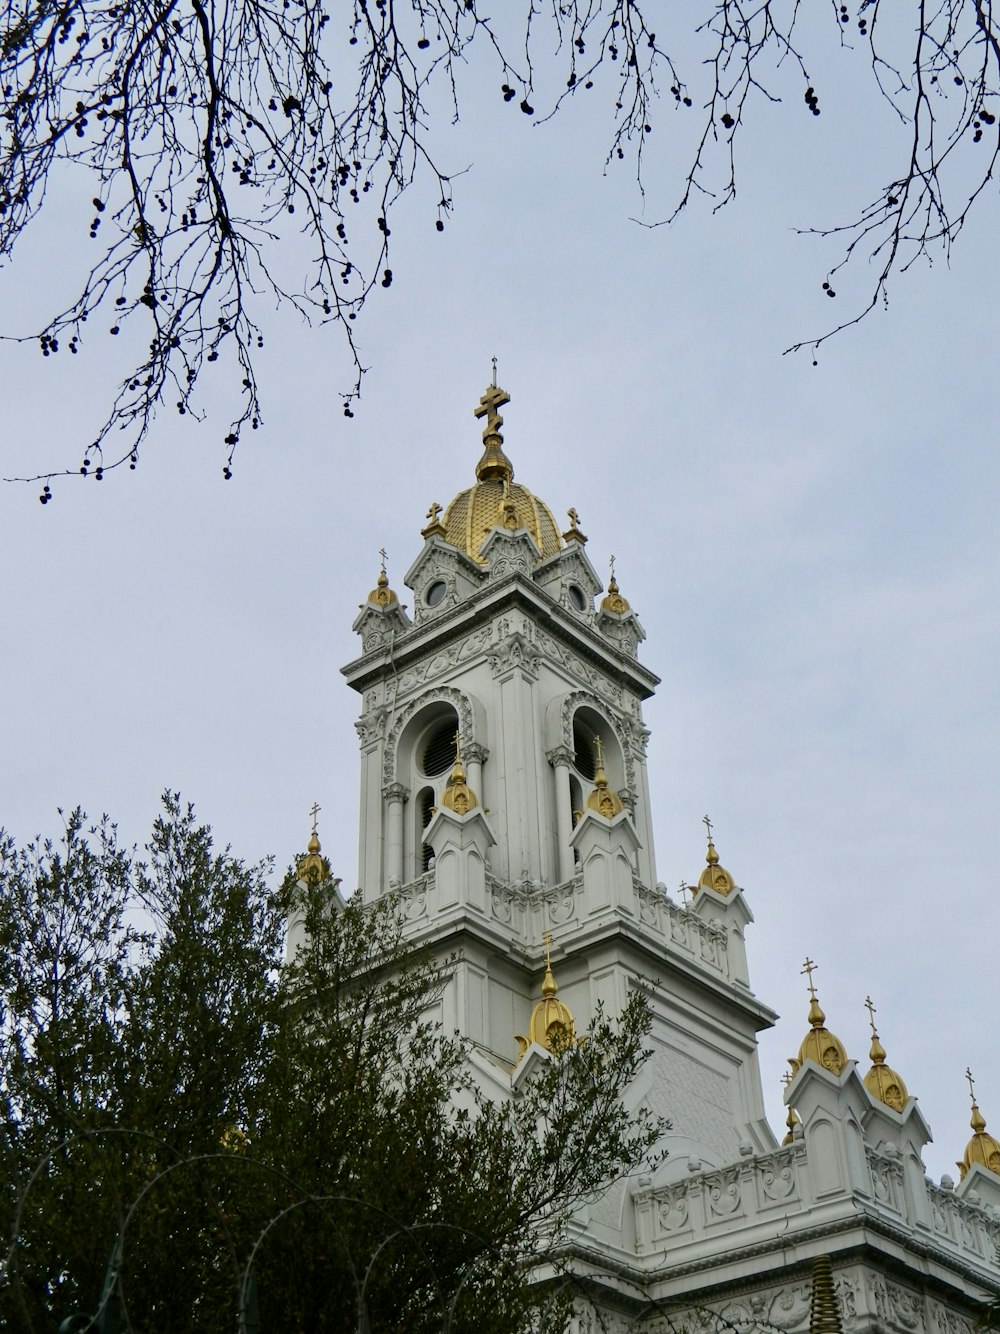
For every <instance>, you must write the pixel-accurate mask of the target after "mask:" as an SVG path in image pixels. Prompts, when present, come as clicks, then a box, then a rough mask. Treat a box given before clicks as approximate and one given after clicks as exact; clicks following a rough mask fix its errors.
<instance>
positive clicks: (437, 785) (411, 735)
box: [396, 700, 459, 884]
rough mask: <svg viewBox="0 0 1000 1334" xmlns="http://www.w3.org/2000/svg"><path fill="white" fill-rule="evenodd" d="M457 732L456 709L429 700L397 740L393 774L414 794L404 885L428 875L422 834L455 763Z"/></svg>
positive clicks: (409, 811) (428, 851)
mask: <svg viewBox="0 0 1000 1334" xmlns="http://www.w3.org/2000/svg"><path fill="white" fill-rule="evenodd" d="M458 730H459V721H458V713H457V712H456V709H455V706H454V705H453V704H451V703H450V702H448V701H446V700H432V701H430V702H429V703H428V704H427V705H426V707H424V708H422V709H420V710H419V711H418V712H417V713H416V714H414V716H413V717H412V718H411V719H410V721H409V722H408V723H407V725H406V728H405V730H404V732H403V734H402V736H401V737H400V739H399V746H398V749H397V752H396V773H397V775H398V777H399V780H400V782H402V783H405V785H406V786H407V787H408V788H409V789H410V791H411V792H413V793H414V794H415V795H414V798H413V800H411V801H409V802H408V803H407V807H406V820H407V832H406V838H405V848H406V857H405V863H404V866H403V883H404V884H405V883H408V882H409V881H411V880H415V879H416V878H417V877H418V876H420V875H422V874H423V873H424V872H425V871H427V870H428V869H429V867H430V863H431V859H432V858H433V856H434V850H433V849H432V848H429V847H427V846H426V845H425V844H424V840H423V836H424V830H425V829H426V828H427V826H428V825H429V824H430V822H431V817H432V816H433V814H434V808H435V807H436V806H437V804H438V799H439V798H440V795H441V792H442V791H443V789H444V786H445V784H446V783H447V781H448V775H449V774H450V773H451V769H452V766H453V765H454V763H455V754H456V749H455V746H456V738H457V735H458Z"/></svg>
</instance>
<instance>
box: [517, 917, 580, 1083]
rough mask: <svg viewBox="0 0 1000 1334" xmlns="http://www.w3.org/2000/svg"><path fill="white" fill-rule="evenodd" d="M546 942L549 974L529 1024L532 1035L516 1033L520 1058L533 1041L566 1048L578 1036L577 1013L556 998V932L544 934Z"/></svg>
mask: <svg viewBox="0 0 1000 1334" xmlns="http://www.w3.org/2000/svg"><path fill="white" fill-rule="evenodd" d="M542 941H543V943H544V945H545V976H544V977H543V978H542V999H541V1000H540V1001H538V1002H537V1003H536V1004H535V1008H534V1009H533V1010H532V1012H531V1022H530V1023H529V1024H528V1036H527V1037H522V1035H521V1034H520V1033H518V1034H516V1035H515V1036H516V1038H517V1045H518V1052H517V1059H518V1060H520V1059H521V1057H522V1056H523V1055H524V1053H525V1052H526V1051H527V1050H528V1048H529V1047H530V1046H531V1044H532V1043H533V1042H537V1043H538V1045H539V1046H540V1047H545V1048H546V1049H547V1050H548V1051H551V1052H556V1053H557V1054H558V1052H560V1051H562V1050H563V1049H564V1048H565V1047H566V1046H567V1045H568V1044H569V1043H570V1042H572V1041H573V1039H574V1037H575V1036H576V1027H575V1025H574V1022H573V1015H572V1012H571V1011H570V1009H569V1006H568V1005H564V1004H563V1002H562V1001H561V1000H557V999H556V992H557V991H558V990H559V988H558V987H557V986H556V979H555V977H554V975H553V972H552V932H551V931H546V932H545V934H544V935H543V936H542Z"/></svg>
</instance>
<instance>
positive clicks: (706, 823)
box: [612, 557, 712, 843]
mask: <svg viewBox="0 0 1000 1334" xmlns="http://www.w3.org/2000/svg"><path fill="white" fill-rule="evenodd" d="M613 559H614V557H612V560H613ZM701 822H702V824H703V825H704V826H705V828H706V829H707V830H708V841H709V843H711V842H712V821H711V820H710V819H709V818H708V816H707V815H703V816H702V817H701Z"/></svg>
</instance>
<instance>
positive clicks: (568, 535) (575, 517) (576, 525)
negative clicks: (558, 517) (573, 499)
mask: <svg viewBox="0 0 1000 1334" xmlns="http://www.w3.org/2000/svg"><path fill="white" fill-rule="evenodd" d="M566 517H567V518H568V519H569V527H568V528H567V529H566V531H565V532H564V533H563V535H562V536H563V541H564V542H579V543H580V545H581V546H585V545H586V542H587V535H586V533H582V532H581V531H580V516H579V514H577V512H576V508H575V506H573V505H570V507H569V509H568V510H567V511H566Z"/></svg>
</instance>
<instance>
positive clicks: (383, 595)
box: [368, 547, 399, 607]
mask: <svg viewBox="0 0 1000 1334" xmlns="http://www.w3.org/2000/svg"><path fill="white" fill-rule="evenodd" d="M378 554H379V558H380V559H381V561H382V568H381V570H379V575H378V579H377V580H376V583H375V587H374V588H373V589H372V591H371V592H370V593H369V594H368V601H369V602H371V603H372V604H373V605H374V606H376V607H392V606H394V605H395V603H397V602H398V601H399V598H398V597H397V596H396V594H395V593H394V592H393V591H392V589H391V588H390V587H389V576H388V574H386V571H385V563H386V560H387V559H388V556H387V553H386V549H385V547H383V548H382V549H381V551H380V552H379V553H378Z"/></svg>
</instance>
